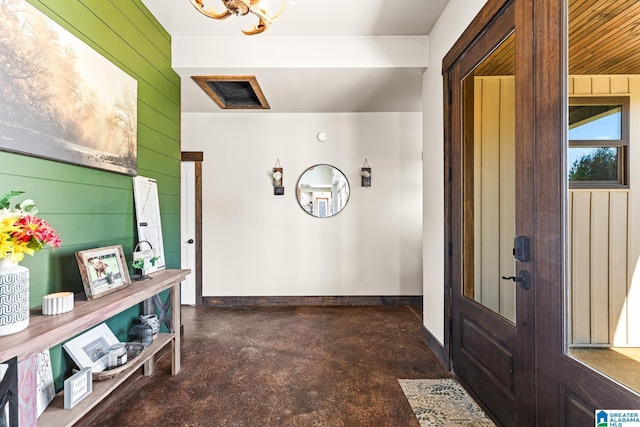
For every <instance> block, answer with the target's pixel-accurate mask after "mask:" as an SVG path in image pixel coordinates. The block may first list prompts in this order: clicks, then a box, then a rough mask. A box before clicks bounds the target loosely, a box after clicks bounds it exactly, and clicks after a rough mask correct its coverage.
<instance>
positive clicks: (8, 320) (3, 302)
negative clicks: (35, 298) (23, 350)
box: [0, 257, 29, 336]
mask: <svg viewBox="0 0 640 427" xmlns="http://www.w3.org/2000/svg"><path fill="white" fill-rule="evenodd" d="M27 326H29V269H28V268H27V267H23V266H21V265H18V263H15V262H12V261H11V260H10V259H9V258H8V257H7V258H0V336H4V335H10V334H15V333H16V332H20V331H21V330H23V329H25V328H26V327H27Z"/></svg>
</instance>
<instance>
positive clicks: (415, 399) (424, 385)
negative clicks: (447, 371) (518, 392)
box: [398, 379, 495, 427]
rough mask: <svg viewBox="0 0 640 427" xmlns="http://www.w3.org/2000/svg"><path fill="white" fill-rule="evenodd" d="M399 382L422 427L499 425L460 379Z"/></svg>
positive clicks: (492, 426) (491, 426)
mask: <svg viewBox="0 0 640 427" xmlns="http://www.w3.org/2000/svg"><path fill="white" fill-rule="evenodd" d="M398 382H399V383H400V387H402V391H403V392H404V395H405V396H406V397H407V400H408V401H409V404H410V405H411V408H412V409H413V412H414V413H415V414H416V417H417V418H418V422H419V423H420V426H421V427H427V426H428V427H436V426H443V427H463V426H464V427H485V426H486V427H495V424H494V423H493V422H492V421H491V419H490V418H489V417H487V416H486V415H485V413H484V412H483V411H482V409H480V407H479V406H478V405H477V404H476V402H474V401H473V399H472V398H471V397H470V396H469V395H468V394H467V392H466V391H465V390H464V388H462V386H461V385H460V384H459V383H458V382H457V381H456V380H453V379H438V380H398Z"/></svg>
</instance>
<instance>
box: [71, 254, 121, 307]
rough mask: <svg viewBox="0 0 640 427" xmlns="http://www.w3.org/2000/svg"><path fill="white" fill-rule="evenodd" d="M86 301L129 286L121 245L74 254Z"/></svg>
mask: <svg viewBox="0 0 640 427" xmlns="http://www.w3.org/2000/svg"><path fill="white" fill-rule="evenodd" d="M76 259H77V261H78V268H79V269H80V275H81V276H82V284H83V285H84V292H85V294H86V295H87V300H89V301H90V300H94V299H96V298H100V297H103V296H105V295H107V294H110V293H112V292H116V291H118V290H120V289H122V288H125V287H127V286H129V285H130V284H131V279H130V277H129V270H128V269H127V262H126V260H125V257H124V252H123V250H122V246H121V245H115V246H106V247H104V248H97V249H89V250H86V251H79V252H76Z"/></svg>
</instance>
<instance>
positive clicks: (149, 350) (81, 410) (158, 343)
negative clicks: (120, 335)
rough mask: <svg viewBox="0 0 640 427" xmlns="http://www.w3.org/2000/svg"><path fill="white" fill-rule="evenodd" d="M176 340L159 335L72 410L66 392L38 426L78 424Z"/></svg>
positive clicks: (49, 409)
mask: <svg viewBox="0 0 640 427" xmlns="http://www.w3.org/2000/svg"><path fill="white" fill-rule="evenodd" d="M173 339H174V334H172V333H171V334H158V336H157V337H156V339H155V340H153V343H152V344H150V345H149V346H148V347H146V348H145V349H144V351H143V352H142V353H141V354H140V356H139V357H137V358H136V359H135V360H134V361H133V362H132V363H131V366H130V367H129V368H128V369H126V370H124V371H122V372H121V373H120V374H118V375H117V376H116V377H114V378H111V379H108V380H104V381H93V390H92V392H91V394H90V395H89V396H87V397H85V398H84V400H82V401H80V402H79V403H78V404H77V405H76V406H74V407H73V408H71V409H64V390H63V391H61V392H60V393H58V394H57V395H56V397H55V398H54V399H53V401H52V402H51V403H50V404H49V406H47V409H45V411H44V412H43V413H42V415H40V417H39V418H38V426H39V427H42V426H52V427H60V426H71V425H73V424H75V423H76V422H78V420H80V418H82V417H83V416H84V415H85V414H86V413H87V412H89V411H90V410H91V409H93V408H94V407H95V406H96V405H97V404H98V403H100V402H101V401H102V400H103V399H105V398H106V397H107V396H108V395H109V394H110V393H111V392H113V390H115V389H116V388H117V387H118V386H119V385H120V384H122V383H123V382H124V381H125V380H126V379H127V378H129V377H130V376H131V375H132V374H133V373H134V372H135V371H136V370H137V369H138V368H140V367H141V366H142V365H144V364H145V362H147V361H149V359H151V358H152V357H153V356H154V355H155V354H156V353H157V352H158V351H160V350H161V349H162V348H163V347H164V346H165V345H167V344H170V343H171V341H172V340H173Z"/></svg>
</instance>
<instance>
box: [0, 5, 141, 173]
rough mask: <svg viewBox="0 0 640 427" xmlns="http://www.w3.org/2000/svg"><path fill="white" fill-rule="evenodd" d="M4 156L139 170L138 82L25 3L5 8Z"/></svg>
mask: <svg viewBox="0 0 640 427" xmlns="http://www.w3.org/2000/svg"><path fill="white" fill-rule="evenodd" d="M0 58H2V72H0V150H2V151H10V152H15V153H20V154H26V155H29V156H34V157H41V158H46V159H52V160H57V161H61V162H65V163H72V164H77V165H81V166H86V167H91V168H97V169H105V170H109V171H112V172H117V173H122V174H126V175H131V176H133V175H135V174H136V170H137V161H136V158H137V125H138V119H137V81H136V80H135V79H134V78H132V77H130V76H129V75H128V74H127V73H125V72H124V71H122V70H121V69H120V68H118V67H117V66H116V65H114V64H113V63H111V62H110V61H108V60H107V59H106V58H105V57H103V56H102V55H100V54H99V53H98V52H96V51H95V50H93V49H92V48H91V47H89V46H88V45H87V44H85V43H84V42H82V41H81V40H80V39H78V38H77V37H75V36H74V35H73V34H71V33H69V32H68V31H67V30H65V29H64V28H62V27H61V26H60V25H58V24H57V23H55V22H54V21H52V20H51V19H49V18H48V17H47V16H46V15H44V14H43V13H41V12H40V11H38V10H37V9H36V8H35V7H33V6H31V5H30V4H29V3H27V2H26V1H25V0H4V1H2V8H0Z"/></svg>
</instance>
